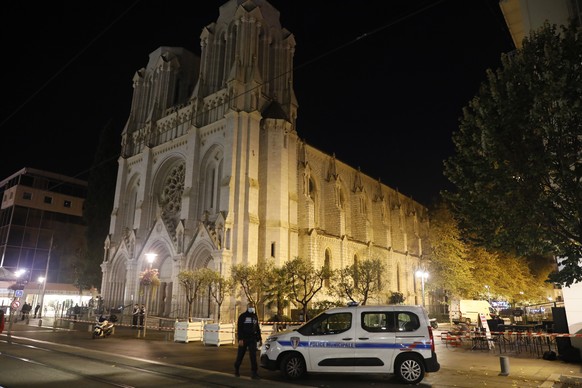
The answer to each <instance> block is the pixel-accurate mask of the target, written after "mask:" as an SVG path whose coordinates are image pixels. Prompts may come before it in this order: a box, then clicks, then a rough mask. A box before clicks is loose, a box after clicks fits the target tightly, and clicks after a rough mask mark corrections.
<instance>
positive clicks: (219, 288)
mask: <svg viewBox="0 0 582 388" xmlns="http://www.w3.org/2000/svg"><path fill="white" fill-rule="evenodd" d="M208 282H209V284H210V295H212V298H213V299H214V301H215V302H216V304H217V305H218V317H217V320H218V322H220V308H221V306H222V304H223V303H224V299H225V298H226V296H227V295H230V294H232V293H233V292H234V286H235V283H234V279H232V278H231V277H229V278H225V277H224V276H222V275H221V274H220V272H218V271H212V272H210V273H209V274H208Z"/></svg>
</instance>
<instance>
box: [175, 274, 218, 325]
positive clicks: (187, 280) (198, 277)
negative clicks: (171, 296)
mask: <svg viewBox="0 0 582 388" xmlns="http://www.w3.org/2000/svg"><path fill="white" fill-rule="evenodd" d="M212 279H214V271H212V270H211V269H209V268H198V269H195V270H184V271H180V272H179V273H178V282H179V283H180V285H181V286H182V287H183V288H184V291H186V300H187V301H188V312H187V315H188V319H190V318H191V314H192V307H193V303H194V301H195V300H196V298H197V297H198V293H199V292H200V291H203V290H205V289H206V287H207V286H208V285H209V284H210V283H211V281H212Z"/></svg>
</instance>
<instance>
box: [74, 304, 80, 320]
mask: <svg viewBox="0 0 582 388" xmlns="http://www.w3.org/2000/svg"><path fill="white" fill-rule="evenodd" d="M73 315H74V316H75V321H76V320H77V317H78V316H79V315H81V306H79V304H78V303H75V307H73Z"/></svg>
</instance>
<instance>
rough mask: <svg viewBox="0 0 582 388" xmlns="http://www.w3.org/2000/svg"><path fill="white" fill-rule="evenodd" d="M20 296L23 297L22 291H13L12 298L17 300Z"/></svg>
mask: <svg viewBox="0 0 582 388" xmlns="http://www.w3.org/2000/svg"><path fill="white" fill-rule="evenodd" d="M22 295H24V290H16V291H14V296H15V297H17V298H22Z"/></svg>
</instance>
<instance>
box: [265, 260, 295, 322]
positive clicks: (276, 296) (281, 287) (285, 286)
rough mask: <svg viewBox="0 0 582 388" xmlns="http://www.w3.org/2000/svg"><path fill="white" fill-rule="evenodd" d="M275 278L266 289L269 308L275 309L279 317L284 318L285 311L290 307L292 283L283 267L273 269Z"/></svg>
mask: <svg viewBox="0 0 582 388" xmlns="http://www.w3.org/2000/svg"><path fill="white" fill-rule="evenodd" d="M272 275H273V277H272V278H271V281H270V282H269V284H268V287H267V289H266V295H265V301H266V302H267V308H269V309H272V308H273V307H275V309H276V311H277V316H278V317H283V316H284V309H285V308H287V307H288V306H289V305H290V301H289V295H290V294H291V283H290V281H289V279H288V278H287V274H286V272H285V269H284V268H283V267H281V268H273V271H272Z"/></svg>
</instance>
